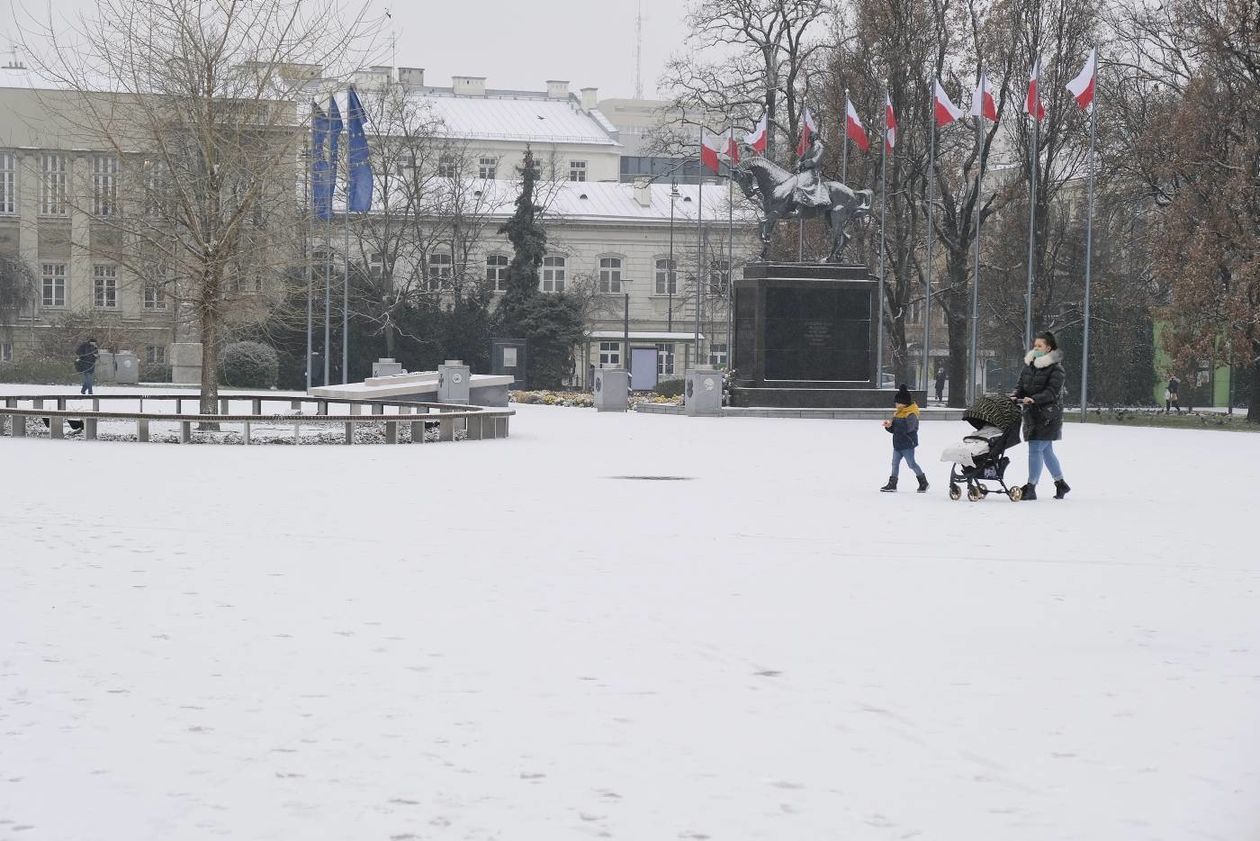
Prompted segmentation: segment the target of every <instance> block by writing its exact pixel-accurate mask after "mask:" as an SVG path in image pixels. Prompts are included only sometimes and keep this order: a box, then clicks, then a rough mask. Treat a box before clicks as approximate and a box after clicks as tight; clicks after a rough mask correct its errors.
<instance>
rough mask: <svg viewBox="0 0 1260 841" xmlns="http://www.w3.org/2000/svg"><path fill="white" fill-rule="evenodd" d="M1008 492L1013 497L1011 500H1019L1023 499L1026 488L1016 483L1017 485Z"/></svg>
mask: <svg viewBox="0 0 1260 841" xmlns="http://www.w3.org/2000/svg"><path fill="white" fill-rule="evenodd" d="M1007 493H1008V494H1009V495H1010V497H1011V502H1019V501H1020V500H1021V499H1023V498H1024V489H1023V488H1021V487H1020V486H1019V485H1016V486H1015V487H1013V488H1011V489H1010V490H1009V491H1007Z"/></svg>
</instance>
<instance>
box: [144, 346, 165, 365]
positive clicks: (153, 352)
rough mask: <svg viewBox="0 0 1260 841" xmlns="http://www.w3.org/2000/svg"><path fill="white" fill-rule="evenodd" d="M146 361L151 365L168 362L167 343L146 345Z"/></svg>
mask: <svg viewBox="0 0 1260 841" xmlns="http://www.w3.org/2000/svg"><path fill="white" fill-rule="evenodd" d="M144 361H145V362H147V363H149V364H150V365H164V364H166V345H148V346H147V347H145V349H144Z"/></svg>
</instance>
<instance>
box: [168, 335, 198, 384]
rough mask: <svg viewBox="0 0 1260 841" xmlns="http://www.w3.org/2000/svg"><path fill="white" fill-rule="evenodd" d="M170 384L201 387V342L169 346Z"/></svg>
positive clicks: (178, 343) (179, 343)
mask: <svg viewBox="0 0 1260 841" xmlns="http://www.w3.org/2000/svg"><path fill="white" fill-rule="evenodd" d="M171 382H173V383H183V384H185V385H188V384H193V385H201V342H176V343H175V344H173V345H171Z"/></svg>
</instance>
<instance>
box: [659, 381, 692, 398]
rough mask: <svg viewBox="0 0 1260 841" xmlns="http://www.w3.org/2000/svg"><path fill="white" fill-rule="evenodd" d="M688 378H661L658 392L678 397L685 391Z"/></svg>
mask: <svg viewBox="0 0 1260 841" xmlns="http://www.w3.org/2000/svg"><path fill="white" fill-rule="evenodd" d="M685 384H686V380H661V381H660V382H659V383H657V384H656V389H655V391H656V393H657V394H659V395H660V396H661V397H678V396H679V395H681V394H682V393H683V386H684V385H685Z"/></svg>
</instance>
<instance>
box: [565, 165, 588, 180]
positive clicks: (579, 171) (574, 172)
mask: <svg viewBox="0 0 1260 841" xmlns="http://www.w3.org/2000/svg"><path fill="white" fill-rule="evenodd" d="M569 180H570V181H585V180H586V161H569Z"/></svg>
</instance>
